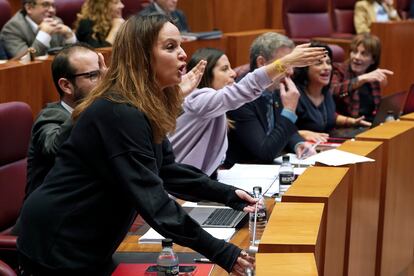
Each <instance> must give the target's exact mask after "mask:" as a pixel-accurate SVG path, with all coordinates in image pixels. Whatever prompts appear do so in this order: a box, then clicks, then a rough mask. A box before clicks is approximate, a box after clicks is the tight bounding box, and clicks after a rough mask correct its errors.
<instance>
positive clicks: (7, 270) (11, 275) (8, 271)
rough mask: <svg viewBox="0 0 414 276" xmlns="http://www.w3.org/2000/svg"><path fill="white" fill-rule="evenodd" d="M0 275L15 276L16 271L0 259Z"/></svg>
mask: <svg viewBox="0 0 414 276" xmlns="http://www.w3.org/2000/svg"><path fill="white" fill-rule="evenodd" d="M0 275H1V276H16V272H14V270H13V269H12V268H11V267H10V266H9V265H7V264H6V263H5V262H3V261H2V260H0Z"/></svg>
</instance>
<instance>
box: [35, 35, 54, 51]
mask: <svg viewBox="0 0 414 276" xmlns="http://www.w3.org/2000/svg"><path fill="white" fill-rule="evenodd" d="M36 40H38V41H40V43H42V44H43V45H45V46H46V48H50V41H51V40H52V37H51V36H50V34H48V33H46V32H44V31H39V32H38V33H37V35H36Z"/></svg>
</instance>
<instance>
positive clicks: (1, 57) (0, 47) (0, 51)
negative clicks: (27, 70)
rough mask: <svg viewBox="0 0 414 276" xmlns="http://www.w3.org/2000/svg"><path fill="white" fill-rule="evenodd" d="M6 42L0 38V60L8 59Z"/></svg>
mask: <svg viewBox="0 0 414 276" xmlns="http://www.w3.org/2000/svg"><path fill="white" fill-rule="evenodd" d="M3 45H4V43H3V41H2V40H0V60H6V59H7V54H6V50H4V46H3Z"/></svg>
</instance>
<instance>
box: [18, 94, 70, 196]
mask: <svg viewBox="0 0 414 276" xmlns="http://www.w3.org/2000/svg"><path fill="white" fill-rule="evenodd" d="M71 127H72V120H71V119H70V113H69V112H68V111H67V110H66V109H65V108H64V107H63V106H62V105H61V104H60V102H55V103H50V104H48V105H47V106H46V107H45V108H44V109H42V110H41V111H40V113H39V115H38V116H37V118H36V121H35V122H34V124H33V128H32V137H31V139H30V146H29V153H28V158H27V186H26V197H27V196H28V195H29V194H30V193H31V192H33V190H35V189H36V188H37V187H38V186H40V185H41V184H42V183H43V180H44V179H45V177H46V175H47V174H48V173H49V171H50V169H51V168H52V167H53V165H54V164H55V157H56V153H57V151H58V150H59V149H60V146H61V145H62V144H63V142H64V141H65V140H66V139H67V138H68V137H69V134H70V130H71Z"/></svg>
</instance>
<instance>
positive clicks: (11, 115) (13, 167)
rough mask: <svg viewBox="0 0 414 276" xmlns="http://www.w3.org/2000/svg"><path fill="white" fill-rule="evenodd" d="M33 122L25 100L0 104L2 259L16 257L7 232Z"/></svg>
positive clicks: (22, 182)
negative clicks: (23, 101)
mask: <svg viewBox="0 0 414 276" xmlns="http://www.w3.org/2000/svg"><path fill="white" fill-rule="evenodd" d="M32 124H33V117H32V110H31V108H30V106H29V105H27V104H26V103H22V102H9V103H0V133H1V135H0V210H1V211H0V258H2V259H3V260H6V259H7V260H9V258H10V256H13V257H16V254H15V252H16V237H15V236H12V235H11V234H10V232H11V229H12V227H13V226H14V224H15V222H16V219H17V217H18V215H19V211H20V208H21V206H22V203H23V198H24V195H25V188H26V167H27V158H26V156H27V150H28V145H29V140H30V135H31V128H32ZM8 263H9V264H10V262H8Z"/></svg>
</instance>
